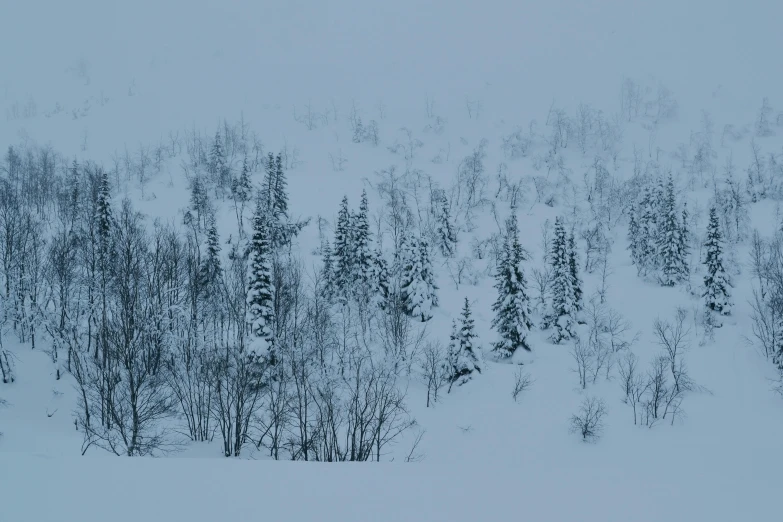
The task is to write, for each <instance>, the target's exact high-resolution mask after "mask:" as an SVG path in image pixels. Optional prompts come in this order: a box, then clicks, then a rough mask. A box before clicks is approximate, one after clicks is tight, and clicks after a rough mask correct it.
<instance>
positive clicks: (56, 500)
mask: <svg viewBox="0 0 783 522" xmlns="http://www.w3.org/2000/svg"><path fill="white" fill-rule="evenodd" d="M684 460H686V461H691V460H698V459H694V458H692V457H685V458H684ZM694 463H695V462H693V463H692V462H685V463H680V464H681V465H677V466H674V467H671V468H670V469H671V472H670V473H666V472H665V471H666V467H667V466H666V463H662V464H661V466H660V469H648V470H641V469H639V470H634V469H633V467H630V466H629V468H628V469H627V470H626V473H623V472H621V471H620V470H618V469H617V468H616V467H614V469H612V467H605V468H600V467H599V468H596V469H587V468H580V467H578V466H562V465H554V466H551V467H548V468H546V469H543V468H542V469H536V470H531V469H515V468H512V467H511V466H508V467H494V468H493V467H490V466H487V467H485V468H482V469H479V468H476V467H473V468H468V467H460V466H458V465H456V464H455V465H451V466H438V467H433V466H430V465H428V464H426V463H420V464H381V465H372V464H355V465H350V464H313V463H304V462H269V461H240V460H201V459H141V458H138V459H125V458H89V457H85V458H57V459H50V458H46V457H39V456H30V455H22V454H0V470H1V471H0V519H2V520H4V521H9V522H11V521H13V522H26V521H31V522H32V521H35V522H46V521H50V520H51V521H54V520H57V521H60V522H70V521H78V522H91V521H96V522H98V521H100V522H104V521H108V520H110V521H111V522H126V521H127V522H136V521H139V520H145V521H156V520H166V521H175V520H186V521H188V522H202V521H203V522H214V521H219V520H235V521H241V520H292V521H311V520H318V521H319V522H330V521H335V522H338V521H339V522H352V521H356V522H366V521H395V522H398V521H427V522H430V521H440V520H443V521H452V522H455V521H462V520H465V521H495V520H532V521H538V522H541V521H549V520H552V521H601V522H609V521H618V522H619V521H622V522H630V521H650V522H653V521H654V522H659V521H662V520H667V521H679V520H682V521H699V520H709V521H711V522H719V521H724V520H725V521H727V522H728V521H731V522H735V521H737V520H748V521H753V520H772V519H774V518H775V517H774V516H773V513H775V509H774V508H775V504H777V502H776V500H775V499H776V488H775V486H774V485H773V482H774V481H772V480H770V479H771V478H772V477H773V475H772V474H771V472H772V471H773V466H772V465H771V464H770V465H768V466H767V467H768V468H769V469H765V466H764V465H763V464H761V463H760V462H755V463H752V462H750V463H749V462H745V463H743V462H739V461H737V462H730V461H723V462H718V461H715V462H712V463H710V464H707V465H704V466H701V469H697V467H696V466H693V465H689V464H694ZM671 464H672V463H669V465H671ZM682 464H685V465H682Z"/></svg>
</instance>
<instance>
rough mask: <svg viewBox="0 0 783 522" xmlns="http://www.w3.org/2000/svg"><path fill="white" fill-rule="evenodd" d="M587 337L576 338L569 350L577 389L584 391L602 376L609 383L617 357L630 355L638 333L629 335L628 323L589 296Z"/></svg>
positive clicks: (614, 311) (629, 325)
mask: <svg viewBox="0 0 783 522" xmlns="http://www.w3.org/2000/svg"><path fill="white" fill-rule="evenodd" d="M584 315H585V322H586V323H587V332H588V333H587V336H582V337H577V338H576V339H575V341H574V346H573V348H572V349H571V357H572V358H573V360H574V363H575V367H574V369H573V371H574V373H576V374H577V376H578V377H579V387H580V388H581V389H583V390H584V389H586V388H587V385H588V384H595V383H596V381H598V379H599V378H600V377H601V376H603V377H604V378H605V379H607V380H609V379H610V378H611V375H612V371H613V370H614V368H615V365H616V364H617V362H618V358H619V357H620V356H621V355H622V354H623V353H625V354H626V355H627V353H629V352H630V349H631V347H632V346H633V344H634V343H635V342H636V341H637V340H638V338H639V334H638V333H635V334H633V335H632V332H631V323H630V322H628V321H627V320H626V319H625V318H624V317H623V316H622V315H621V314H620V313H619V312H617V311H616V310H614V309H611V308H609V307H607V306H606V305H605V304H602V303H601V300H600V297H599V296H597V295H596V296H593V297H592V298H591V299H590V300H589V301H588V303H587V304H586V306H585V309H584Z"/></svg>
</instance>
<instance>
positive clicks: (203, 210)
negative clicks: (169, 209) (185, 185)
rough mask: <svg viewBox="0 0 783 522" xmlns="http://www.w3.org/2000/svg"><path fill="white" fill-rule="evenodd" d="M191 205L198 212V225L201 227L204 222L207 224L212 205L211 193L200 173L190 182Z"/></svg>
mask: <svg viewBox="0 0 783 522" xmlns="http://www.w3.org/2000/svg"><path fill="white" fill-rule="evenodd" d="M190 206H191V208H192V209H193V210H194V211H195V212H196V223H197V225H198V227H199V228H201V226H202V224H204V225H205V226H206V220H207V216H208V215H209V207H210V204H209V194H207V187H206V186H205V183H204V180H203V178H202V177H201V176H199V175H198V174H197V175H196V176H194V177H193V179H192V180H191V182H190Z"/></svg>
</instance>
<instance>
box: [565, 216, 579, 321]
mask: <svg viewBox="0 0 783 522" xmlns="http://www.w3.org/2000/svg"><path fill="white" fill-rule="evenodd" d="M568 268H569V270H570V272H571V281H572V283H571V284H572V286H573V288H574V312H575V313H576V312H580V311H581V310H582V279H581V278H580V277H579V252H577V250H576V238H575V237H574V231H573V230H572V231H571V234H570V235H569V236H568Z"/></svg>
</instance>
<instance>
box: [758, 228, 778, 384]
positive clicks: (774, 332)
mask: <svg viewBox="0 0 783 522" xmlns="http://www.w3.org/2000/svg"><path fill="white" fill-rule="evenodd" d="M750 257H751V259H750V261H751V272H752V275H753V278H754V285H753V286H754V288H753V298H752V299H751V302H750V305H751V308H752V310H753V312H752V315H751V319H752V334H753V339H752V340H753V341H754V343H755V344H756V345H757V346H758V347H759V348H760V349H761V350H762V353H763V354H764V356H765V357H767V358H769V359H771V360H772V362H773V363H774V364H775V365H776V366H777V368H778V369H780V370H781V372H783V235H782V234H781V233H780V232H778V233H776V234H775V235H774V236H773V237H772V238H770V239H767V240H765V239H764V238H762V237H761V235H760V234H759V233H758V231H755V232H754V233H753V237H752V239H751V251H750Z"/></svg>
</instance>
